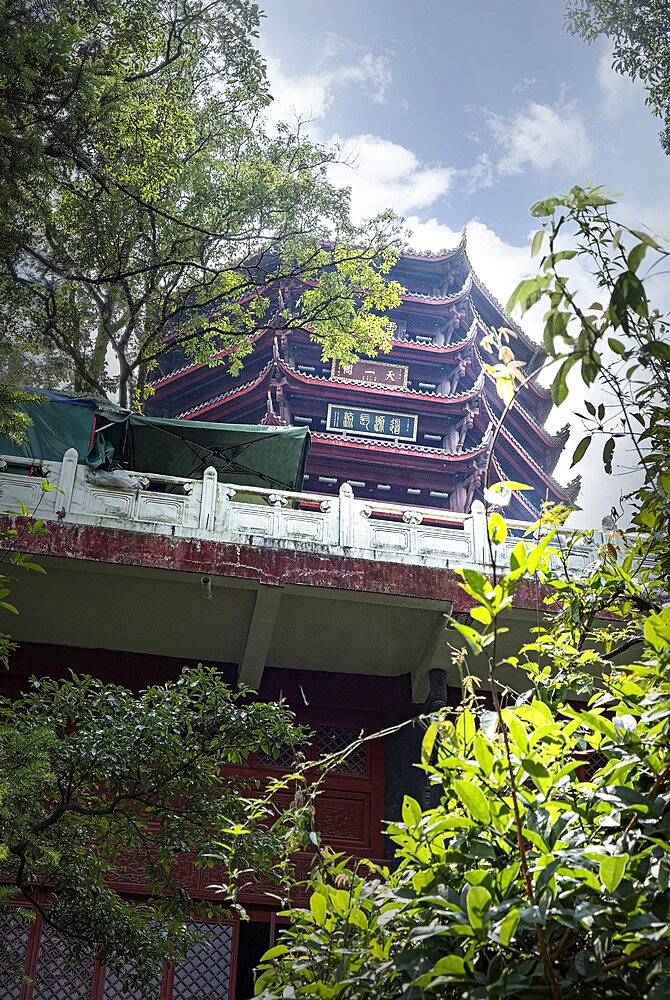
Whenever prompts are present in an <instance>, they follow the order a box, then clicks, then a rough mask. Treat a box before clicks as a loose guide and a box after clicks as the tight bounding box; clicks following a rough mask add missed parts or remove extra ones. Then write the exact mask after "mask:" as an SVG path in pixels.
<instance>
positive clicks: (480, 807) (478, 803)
mask: <svg viewBox="0 0 670 1000" xmlns="http://www.w3.org/2000/svg"><path fill="white" fill-rule="evenodd" d="M453 789H454V791H455V792H456V794H457V795H458V797H459V799H460V800H461V802H462V803H463V805H464V806H465V808H466V809H467V811H468V812H469V813H470V815H471V816H472V818H473V819H475V820H477V822H478V823H490V821H491V810H490V809H489V804H488V802H487V801H486V796H485V795H484V793H483V791H482V790H481V788H479V786H478V785H475V784H474V783H473V782H472V781H464V780H463V779H461V778H457V779H456V780H455V781H454V782H453Z"/></svg>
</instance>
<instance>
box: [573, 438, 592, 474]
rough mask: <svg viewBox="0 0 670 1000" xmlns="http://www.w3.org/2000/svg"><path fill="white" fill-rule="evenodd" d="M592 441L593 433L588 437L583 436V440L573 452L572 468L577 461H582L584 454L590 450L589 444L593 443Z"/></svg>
mask: <svg viewBox="0 0 670 1000" xmlns="http://www.w3.org/2000/svg"><path fill="white" fill-rule="evenodd" d="M592 441H593V435H592V434H587V435H586V437H583V438H582V440H581V441H580V442H579V444H578V445H577V447H576V448H575V450H574V452H573V455H572V461H571V463H570V468H572V467H573V465H576V464H577V462H581V460H582V459H583V458H584V455H585V454H586V452H587V451H588V448H589V445H590V444H591V442H592Z"/></svg>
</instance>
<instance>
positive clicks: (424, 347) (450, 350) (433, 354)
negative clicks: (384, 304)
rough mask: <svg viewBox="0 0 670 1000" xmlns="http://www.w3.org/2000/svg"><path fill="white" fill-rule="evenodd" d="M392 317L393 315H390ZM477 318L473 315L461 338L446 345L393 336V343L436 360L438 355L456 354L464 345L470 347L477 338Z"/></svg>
mask: <svg viewBox="0 0 670 1000" xmlns="http://www.w3.org/2000/svg"><path fill="white" fill-rule="evenodd" d="M391 318H393V317H391ZM479 323H480V321H479V319H478V317H477V316H475V317H474V318H473V320H472V323H471V324H470V326H469V327H468V330H467V333H466V334H465V336H464V337H463V338H462V339H461V340H455V341H452V343H451V344H448V345H447V346H446V347H439V346H438V345H437V344H417V343H415V342H414V341H412V340H397V339H396V338H395V337H394V338H393V344H394V345H397V346H398V347H408V348H410V349H411V350H412V351H413V352H414V351H416V352H417V353H418V352H421V354H425V355H426V356H427V357H430V358H431V359H432V360H437V359H438V357H444V356H445V355H447V356H448V355H449V354H456V353H457V352H458V351H461V350H463V348H464V347H470V346H471V345H472V344H474V343H475V342H476V340H477V331H478V329H479Z"/></svg>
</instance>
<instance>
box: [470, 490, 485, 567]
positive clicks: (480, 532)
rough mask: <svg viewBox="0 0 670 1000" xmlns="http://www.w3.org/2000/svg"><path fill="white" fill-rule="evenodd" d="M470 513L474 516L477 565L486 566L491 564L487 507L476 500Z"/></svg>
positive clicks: (474, 543)
mask: <svg viewBox="0 0 670 1000" xmlns="http://www.w3.org/2000/svg"><path fill="white" fill-rule="evenodd" d="M470 513H471V514H472V554H473V557H474V559H475V562H476V563H477V565H481V566H486V565H487V564H488V562H489V545H488V529H487V525H486V507H485V506H484V504H483V503H482V502H481V500H474V501H473V503H472V507H471V508H470Z"/></svg>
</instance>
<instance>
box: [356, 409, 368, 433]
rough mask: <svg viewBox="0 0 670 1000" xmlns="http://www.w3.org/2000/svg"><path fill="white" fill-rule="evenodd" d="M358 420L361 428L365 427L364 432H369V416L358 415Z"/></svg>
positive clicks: (364, 414)
mask: <svg viewBox="0 0 670 1000" xmlns="http://www.w3.org/2000/svg"><path fill="white" fill-rule="evenodd" d="M358 419H359V420H360V422H361V427H365V429H366V431H369V430H370V414H369V413H361V415H360V417H359V418H358Z"/></svg>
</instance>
